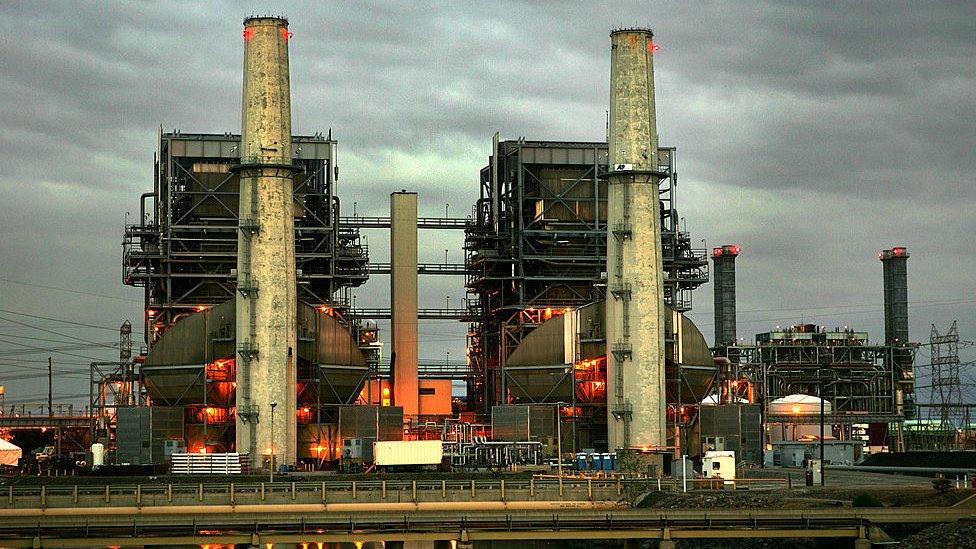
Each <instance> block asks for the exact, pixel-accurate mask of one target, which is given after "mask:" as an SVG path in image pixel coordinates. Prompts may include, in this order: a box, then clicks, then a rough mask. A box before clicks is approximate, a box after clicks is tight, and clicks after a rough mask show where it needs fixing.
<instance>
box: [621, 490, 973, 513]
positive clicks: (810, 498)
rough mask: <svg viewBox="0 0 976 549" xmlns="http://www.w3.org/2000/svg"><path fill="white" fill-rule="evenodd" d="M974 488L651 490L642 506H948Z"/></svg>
mask: <svg viewBox="0 0 976 549" xmlns="http://www.w3.org/2000/svg"><path fill="white" fill-rule="evenodd" d="M973 493H974V492H973V491H972V490H951V491H949V492H942V493H940V492H936V491H935V490H933V489H932V488H931V487H930V488H927V489H923V488H908V489H904V488H879V487H877V486H875V487H873V488H871V489H865V488H856V487H855V488H823V489H821V488H807V489H803V490H791V491H785V490H776V491H748V490H737V491H732V490H729V491H716V492H712V491H699V492H689V493H687V494H681V493H674V492H651V493H649V494H647V497H646V498H645V499H644V500H643V502H642V503H641V504H640V505H639V507H649V508H657V509H709V508H714V509H745V508H789V509H818V508H819V509H823V508H830V507H837V506H845V507H850V506H851V502H852V501H853V500H854V498H855V497H857V496H859V495H861V494H869V495H871V496H874V497H875V498H876V499H877V500H878V501H879V502H881V504H882V505H883V506H885V507H949V506H952V505H954V504H956V503H958V502H960V501H962V500H963V499H965V498H967V497H969V496H971V495H973Z"/></svg>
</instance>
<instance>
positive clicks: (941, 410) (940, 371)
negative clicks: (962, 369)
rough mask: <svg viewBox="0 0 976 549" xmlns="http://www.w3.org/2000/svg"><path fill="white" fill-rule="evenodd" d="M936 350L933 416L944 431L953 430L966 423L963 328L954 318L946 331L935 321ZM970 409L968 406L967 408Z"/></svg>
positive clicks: (933, 343)
mask: <svg viewBox="0 0 976 549" xmlns="http://www.w3.org/2000/svg"><path fill="white" fill-rule="evenodd" d="M929 345H930V347H929V348H930V349H931V351H932V365H931V367H932V380H931V385H930V387H929V391H930V392H929V404H932V405H934V407H932V408H929V409H928V412H929V419H930V420H935V421H938V422H939V429H940V430H941V431H947V432H953V431H955V429H957V428H959V427H962V425H963V424H964V421H960V420H962V419H963V418H962V416H963V410H964V408H963V407H962V406H961V404H962V382H961V381H960V378H959V329H958V327H957V326H956V321H952V324H950V325H949V329H948V330H947V331H946V332H945V333H944V334H943V333H940V332H939V329H938V328H936V327H935V324H933V325H932V334H931V336H929ZM966 411H968V410H966Z"/></svg>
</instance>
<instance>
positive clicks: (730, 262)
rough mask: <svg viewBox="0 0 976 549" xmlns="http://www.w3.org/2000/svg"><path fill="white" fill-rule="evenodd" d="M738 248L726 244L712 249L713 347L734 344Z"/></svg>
mask: <svg viewBox="0 0 976 549" xmlns="http://www.w3.org/2000/svg"><path fill="white" fill-rule="evenodd" d="M738 255H739V247H738V246H736V245H735V244H726V245H725V246H721V247H718V248H714V249H712V262H713V263H714V268H713V275H714V276H713V284H714V285H715V346H716V347H720V346H723V345H733V344H735V338H736V334H735V258H736V256H738Z"/></svg>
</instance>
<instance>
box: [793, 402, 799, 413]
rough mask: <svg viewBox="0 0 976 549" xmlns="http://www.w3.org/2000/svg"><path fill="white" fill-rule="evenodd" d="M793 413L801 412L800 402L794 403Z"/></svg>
mask: <svg viewBox="0 0 976 549" xmlns="http://www.w3.org/2000/svg"><path fill="white" fill-rule="evenodd" d="M793 413H794V414H799V413H800V405H799V404H794V405H793Z"/></svg>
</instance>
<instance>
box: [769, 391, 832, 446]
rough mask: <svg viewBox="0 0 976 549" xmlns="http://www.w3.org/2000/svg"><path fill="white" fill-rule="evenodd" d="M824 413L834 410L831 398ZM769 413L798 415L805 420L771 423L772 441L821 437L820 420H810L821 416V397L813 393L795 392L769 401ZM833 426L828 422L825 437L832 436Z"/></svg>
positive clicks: (770, 435) (825, 404) (825, 402)
mask: <svg viewBox="0 0 976 549" xmlns="http://www.w3.org/2000/svg"><path fill="white" fill-rule="evenodd" d="M823 405H824V414H830V413H831V412H832V411H833V408H834V407H833V406H831V404H830V401H829V400H825V401H824V403H823ZM769 415H771V416H780V417H783V416H787V417H797V419H798V420H800V419H803V420H804V421H802V422H801V421H796V422H783V423H770V424H769V438H770V441H771V442H779V441H781V440H801V439H804V438H807V439H809V438H820V422H819V421H810V418H817V417H819V416H820V399H819V398H818V397H815V396H813V395H804V394H795V395H787V396H785V397H782V398H777V399H776V400H773V401H771V402H770V403H769ZM832 432H833V427H832V426H831V424H830V423H828V424H827V425H826V427H825V429H824V434H825V438H831V433H832Z"/></svg>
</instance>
